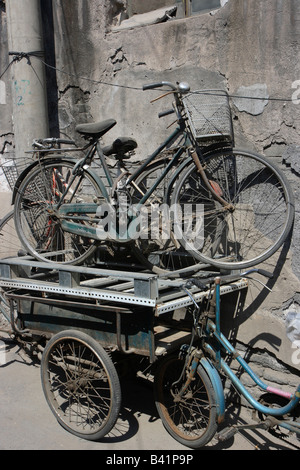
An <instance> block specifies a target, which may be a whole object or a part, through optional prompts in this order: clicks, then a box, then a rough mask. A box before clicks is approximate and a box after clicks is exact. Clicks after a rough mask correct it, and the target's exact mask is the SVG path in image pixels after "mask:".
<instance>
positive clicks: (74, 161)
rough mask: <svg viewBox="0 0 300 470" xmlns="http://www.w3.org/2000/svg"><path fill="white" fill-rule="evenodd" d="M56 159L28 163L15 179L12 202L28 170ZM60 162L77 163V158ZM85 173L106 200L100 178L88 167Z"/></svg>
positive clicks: (105, 192)
mask: <svg viewBox="0 0 300 470" xmlns="http://www.w3.org/2000/svg"><path fill="white" fill-rule="evenodd" d="M56 161H58V159H57V158H55V159H53V158H49V159H48V158H47V159H43V160H42V162H40V161H36V162H33V163H31V164H30V165H28V166H27V167H26V168H25V170H23V171H22V173H21V174H20V175H19V176H18V178H17V181H16V183H15V186H14V190H13V195H12V204H14V203H15V199H16V195H17V193H18V190H19V188H20V186H21V183H22V181H23V180H24V179H25V178H26V176H27V175H28V173H30V171H31V170H32V169H33V168H35V167H36V166H37V165H39V164H40V163H44V162H47V163H48V162H49V163H53V162H56ZM59 161H60V162H61V163H63V162H69V163H74V165H76V164H78V160H77V159H74V158H66V157H65V158H63V159H61V160H59ZM85 171H86V173H88V174H90V175H91V176H92V177H93V178H94V180H95V181H96V182H97V184H98V186H99V188H100V190H101V192H102V194H103V196H104V197H105V199H106V200H108V198H109V196H108V193H107V190H106V187H105V186H104V184H103V182H102V180H101V179H100V178H99V176H98V175H97V174H96V173H94V172H93V171H91V170H90V169H89V168H88V169H87V170H85Z"/></svg>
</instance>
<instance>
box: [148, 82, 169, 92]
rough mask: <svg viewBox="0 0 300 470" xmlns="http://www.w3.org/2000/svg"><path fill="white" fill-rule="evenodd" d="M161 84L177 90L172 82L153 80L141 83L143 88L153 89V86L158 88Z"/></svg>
mask: <svg viewBox="0 0 300 470" xmlns="http://www.w3.org/2000/svg"><path fill="white" fill-rule="evenodd" d="M163 86H168V87H169V88H171V89H172V90H174V91H177V86H176V85H174V84H173V83H171V82H155V83H148V84H147V85H143V90H144V91H145V90H153V89H155V88H160V87H163Z"/></svg>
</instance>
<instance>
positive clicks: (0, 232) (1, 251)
mask: <svg viewBox="0 0 300 470" xmlns="http://www.w3.org/2000/svg"><path fill="white" fill-rule="evenodd" d="M21 251H22V244H21V242H20V239H19V237H18V235H17V232H16V227H15V221H14V211H13V210H12V211H10V212H9V213H8V214H6V215H5V216H4V217H3V219H1V221H0V259H5V258H9V257H14V256H18V254H20V252H21Z"/></svg>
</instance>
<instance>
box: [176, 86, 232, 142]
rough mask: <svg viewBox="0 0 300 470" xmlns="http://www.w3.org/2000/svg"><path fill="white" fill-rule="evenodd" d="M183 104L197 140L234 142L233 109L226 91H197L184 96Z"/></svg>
mask: <svg viewBox="0 0 300 470" xmlns="http://www.w3.org/2000/svg"><path fill="white" fill-rule="evenodd" d="M183 104H184V107H185V111H186V114H187V117H188V120H189V125H190V128H191V131H192V133H193V136H194V138H195V140H196V141H197V142H199V141H212V142H214V141H220V140H222V141H226V142H233V139H234V135H233V126H232V117H231V109H230V106H229V97H228V94H227V93H226V91H223V90H199V91H195V92H192V93H189V94H188V95H186V96H185V97H184V98H183Z"/></svg>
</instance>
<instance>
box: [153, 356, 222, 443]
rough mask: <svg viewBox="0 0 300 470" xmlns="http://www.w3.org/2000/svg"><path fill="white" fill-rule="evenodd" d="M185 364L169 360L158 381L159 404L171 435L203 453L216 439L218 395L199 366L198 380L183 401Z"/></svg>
mask: <svg viewBox="0 0 300 470" xmlns="http://www.w3.org/2000/svg"><path fill="white" fill-rule="evenodd" d="M183 366H184V361H183V360H181V359H179V358H178V355H171V356H167V357H166V358H165V359H163V360H162V362H161V364H160V365H159V366H158V368H157V371H156V374H155V378H154V393H155V404H156V407H157V411H158V413H159V416H160V418H161V420H162V423H163V425H164V427H165V429H166V430H167V431H168V433H169V434H170V435H171V436H172V437H173V438H174V439H176V440H177V441H178V442H180V444H183V445H185V446H187V447H190V448H193V449H199V448H201V447H203V446H205V445H206V444H208V443H209V442H210V441H211V439H212V438H213V437H214V435H215V433H216V431H217V428H218V423H217V411H216V395H215V391H214V389H213V386H212V384H211V382H210V380H209V377H208V375H207V374H206V372H205V370H204V369H203V367H202V366H201V364H199V366H198V368H197V372H196V374H195V377H194V380H192V382H191V383H190V385H189V386H188V389H187V390H186V392H185V394H184V395H183V397H182V398H179V396H178V395H177V394H178V392H179V390H180V388H181V387H182V386H183V385H184V383H185V381H186V375H185V374H182V376H181V372H182V368H183Z"/></svg>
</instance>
